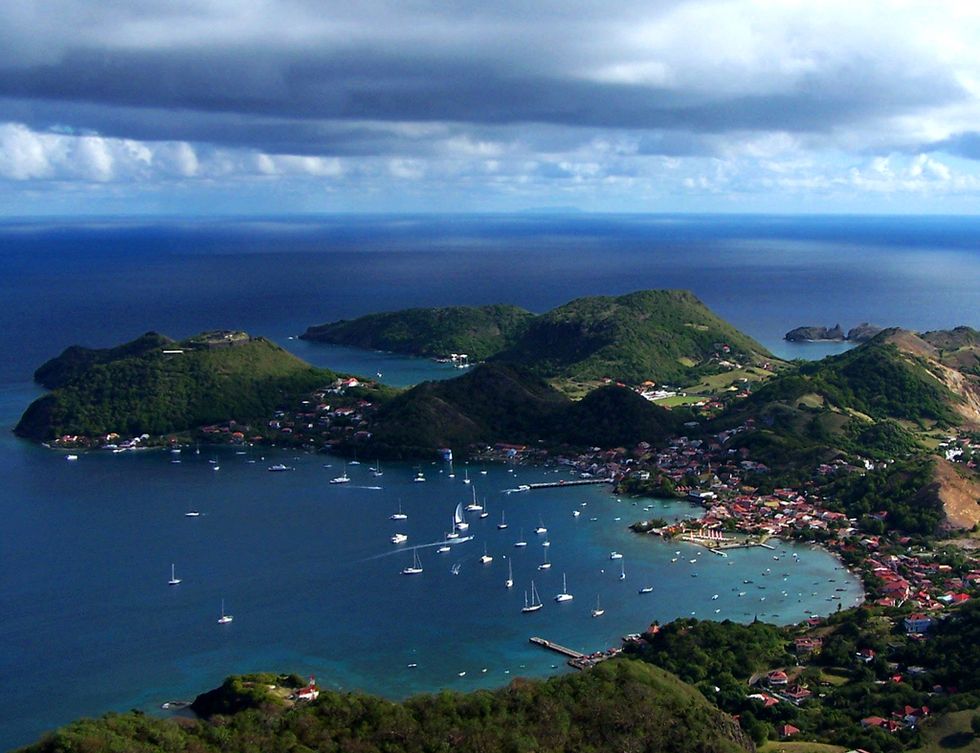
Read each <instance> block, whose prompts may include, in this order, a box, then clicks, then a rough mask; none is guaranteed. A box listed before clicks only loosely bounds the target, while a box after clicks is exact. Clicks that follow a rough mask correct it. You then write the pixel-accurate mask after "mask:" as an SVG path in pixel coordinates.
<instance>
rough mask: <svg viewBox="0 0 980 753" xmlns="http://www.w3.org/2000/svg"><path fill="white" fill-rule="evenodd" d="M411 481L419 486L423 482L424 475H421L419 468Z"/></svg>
mask: <svg viewBox="0 0 980 753" xmlns="http://www.w3.org/2000/svg"><path fill="white" fill-rule="evenodd" d="M412 481H414V482H415V483H417V484H420V483H422V482H423V481H425V474H424V473H422V469H421V468H419V470H418V472H417V473H416V474H415V478H413V479H412Z"/></svg>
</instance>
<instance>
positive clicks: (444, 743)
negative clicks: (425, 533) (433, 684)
mask: <svg viewBox="0 0 980 753" xmlns="http://www.w3.org/2000/svg"><path fill="white" fill-rule="evenodd" d="M259 706H260V708H258V709H252V710H247V711H243V712H240V713H237V714H234V715H232V716H229V717H223V718H221V719H220V721H219V720H215V723H212V722H209V721H186V722H182V723H180V724H178V723H176V722H175V721H173V720H161V719H154V718H152V717H148V716H144V715H142V714H136V713H132V712H131V713H128V714H115V715H109V716H107V717H104V718H103V719H99V720H82V721H79V722H75V723H74V724H71V725H69V726H67V727H65V728H63V729H61V730H59V731H58V732H56V733H54V734H53V735H50V736H48V737H47V738H45V739H44V740H42V741H41V742H39V743H37V744H36V745H34V746H31V747H29V748H25V749H24V752H25V753H28V752H29V753H68V752H69V751H72V752H75V751H88V750H92V751H96V750H97V751H103V752H104V753H115V752H116V751H120V752H121V751H126V752H127V753H160V752H161V751H180V750H184V751H191V750H193V751H196V752H198V753H210V752H211V751H222V752H223V753H237V752H238V751H260V750H261V751H273V750H275V751H296V752H297V753H298V752H299V751H311V750H324V751H326V750H338V751H366V752H367V751H381V750H384V751H388V752H389V753H400V752H401V751H405V752H406V753H412V752H414V751H418V752H419V753H421V752H422V751H436V750H446V751H448V750H452V751H459V752H460V753H469V751H474V752H476V751H514V752H515V753H517V752H523V751H538V752H540V753H549V752H550V751H555V752H556V753H557V751H572V750H576V751H595V753H603V752H604V751H609V752H610V753H613V752H614V751H615V752H616V753H619V752H620V751H624V750H637V751H639V750H642V751H645V752H646V753H675V752H676V753H687V752H691V753H735V751H747V750H750V749H751V746H750V744H749V743H747V742H746V741H745V738H744V737H743V736H742V735H741V733H740V732H739V731H738V729H737V726H736V725H735V723H734V722H732V720H731V719H730V718H728V717H726V716H725V715H723V714H722V713H720V712H719V711H718V710H717V709H715V708H714V707H712V706H711V705H710V704H709V703H708V702H707V701H706V700H705V699H704V698H703V697H702V696H701V694H700V693H698V692H697V691H696V690H694V689H693V688H691V687H690V686H687V685H684V684H683V683H681V682H680V681H679V680H677V678H675V677H673V676H671V675H668V674H667V673H665V672H663V671H662V670H660V669H658V668H656V667H651V666H645V665H643V664H641V663H639V662H633V661H626V660H620V661H613V662H608V663H606V664H602V665H600V666H598V667H597V668H595V669H594V670H592V671H588V672H582V673H577V674H568V675H563V676H561V677H554V678H551V679H549V680H546V681H528V680H515V681H514V682H513V683H511V685H510V686H508V687H506V688H501V689H500V690H495V691H477V692H474V693H469V694H465V695H462V694H456V693H450V692H443V693H439V694H438V695H424V696H417V697H414V698H411V699H409V700H407V701H405V702H404V703H393V702H390V701H385V700H382V699H379V698H376V697H372V696H366V695H362V694H357V693H344V694H342V693H333V692H327V691H324V692H322V693H321V695H320V698H319V700H318V701H317V702H315V703H313V704H309V705H302V706H298V707H295V708H293V709H289V710H285V709H283V708H282V705H281V702H279V701H277V700H276V699H273V698H271V697H270V699H269V700H268V703H265V704H263V703H261V702H260V703H259Z"/></svg>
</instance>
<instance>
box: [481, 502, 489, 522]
mask: <svg viewBox="0 0 980 753" xmlns="http://www.w3.org/2000/svg"><path fill="white" fill-rule="evenodd" d="M489 517H490V513H489V512H487V498H486V497H484V498H483V510H482V511H481V512H480V520H483V518H489Z"/></svg>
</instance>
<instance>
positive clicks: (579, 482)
mask: <svg viewBox="0 0 980 753" xmlns="http://www.w3.org/2000/svg"><path fill="white" fill-rule="evenodd" d="M612 483H614V479H611V478H579V479H574V480H572V481H566V480H565V479H560V480H558V481H541V482H538V483H536V484H525V486H527V488H528V489H557V488H559V487H564V486H589V485H592V484H612Z"/></svg>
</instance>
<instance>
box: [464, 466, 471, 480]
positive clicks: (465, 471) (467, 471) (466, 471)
mask: <svg viewBox="0 0 980 753" xmlns="http://www.w3.org/2000/svg"><path fill="white" fill-rule="evenodd" d="M463 483H464V484H468V483H470V469H469V468H464V469H463Z"/></svg>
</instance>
